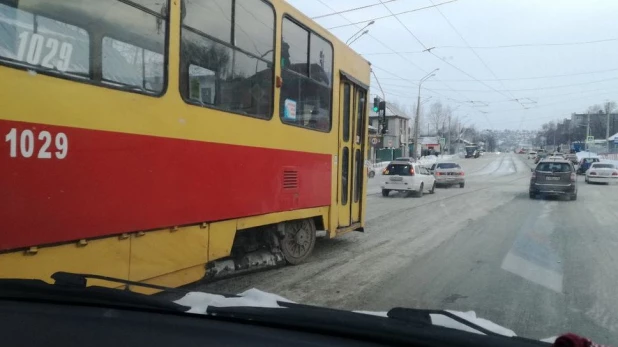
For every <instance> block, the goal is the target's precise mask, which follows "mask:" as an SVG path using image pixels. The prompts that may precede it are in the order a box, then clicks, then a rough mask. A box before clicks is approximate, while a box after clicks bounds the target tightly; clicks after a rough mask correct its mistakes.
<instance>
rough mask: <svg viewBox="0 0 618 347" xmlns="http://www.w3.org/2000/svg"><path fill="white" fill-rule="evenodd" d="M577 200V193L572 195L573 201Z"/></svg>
mask: <svg viewBox="0 0 618 347" xmlns="http://www.w3.org/2000/svg"><path fill="white" fill-rule="evenodd" d="M573 200H577V193H575V194H572V195H571V201H573Z"/></svg>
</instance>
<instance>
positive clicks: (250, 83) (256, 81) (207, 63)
mask: <svg viewBox="0 0 618 347" xmlns="http://www.w3.org/2000/svg"><path fill="white" fill-rule="evenodd" d="M210 6H215V7H216V8H221V9H224V8H228V7H229V6H234V13H235V20H236V23H237V24H234V23H232V21H231V20H229V21H227V22H226V24H225V28H229V29H230V33H231V35H234V37H232V38H231V41H230V42H235V43H236V45H235V46H234V45H232V44H231V43H229V42H227V41H226V40H222V39H221V36H222V34H221V32H223V31H226V32H227V29H226V30H222V29H221V28H217V29H216V30H214V29H213V30H211V31H209V30H210V28H209V26H207V25H202V24H201V23H202V22H201V21H197V18H209V17H208V16H209V15H212V14H209V13H206V12H208V8H207V7H205V6H204V5H203V4H202V3H199V2H196V1H189V0H186V1H185V2H184V6H183V11H184V13H187V15H186V16H184V19H183V24H182V25H183V26H182V33H181V54H180V56H181V71H180V78H181V81H180V82H181V93H182V95H183V97H184V99H185V101H187V102H189V103H192V104H197V105H200V106H207V107H214V108H218V109H222V110H225V111H230V112H235V113H240V114H244V115H249V116H254V117H258V118H264V119H270V118H271V116H272V109H273V89H274V87H273V78H274V74H273V63H272V59H273V47H274V31H273V30H274V29H273V28H274V23H275V15H274V11H273V9H272V7H271V6H270V5H268V4H267V3H265V2H264V1H262V0H251V1H246V0H242V1H233V0H227V1H216V2H212V4H211V5H210ZM202 12H204V13H202ZM219 12H220V13H224V12H221V11H219ZM189 13H191V14H192V17H190V16H189ZM220 15H222V14H220ZM188 18H196V20H195V21H194V20H192V19H190V20H189V19H188ZM232 26H234V28H235V30H233V31H232V30H231V29H232Z"/></svg>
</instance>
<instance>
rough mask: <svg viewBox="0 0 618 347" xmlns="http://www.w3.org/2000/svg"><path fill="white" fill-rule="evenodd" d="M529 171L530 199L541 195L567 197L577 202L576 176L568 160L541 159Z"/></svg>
mask: <svg viewBox="0 0 618 347" xmlns="http://www.w3.org/2000/svg"><path fill="white" fill-rule="evenodd" d="M531 170H532V177H531V178H530V188H529V194H530V199H535V198H536V197H537V195H539V194H542V195H554V196H568V197H569V198H570V199H571V200H577V176H576V175H575V168H574V167H573V164H572V163H571V162H570V161H569V160H566V159H551V160H549V159H543V160H541V161H540V162H539V163H538V165H537V166H536V168H534V169H531Z"/></svg>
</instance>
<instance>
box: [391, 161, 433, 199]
mask: <svg viewBox="0 0 618 347" xmlns="http://www.w3.org/2000/svg"><path fill="white" fill-rule="evenodd" d="M382 177H383V179H384V181H382V185H381V186H380V187H381V188H382V196H388V194H389V193H390V192H391V191H399V192H407V193H408V194H412V193H414V194H416V196H419V197H421V196H423V193H424V192H429V194H433V193H434V192H435V191H436V179H435V178H434V177H433V175H431V173H430V172H429V169H427V168H426V167H424V166H423V165H420V164H417V163H410V162H408V161H392V162H391V163H390V164H388V166H387V167H386V168H385V169H384V171H383V172H382Z"/></svg>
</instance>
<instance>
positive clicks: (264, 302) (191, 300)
mask: <svg viewBox="0 0 618 347" xmlns="http://www.w3.org/2000/svg"><path fill="white" fill-rule="evenodd" d="M277 302H289V303H294V301H291V300H288V299H286V298H284V297H281V296H279V295H276V294H271V293H267V292H263V291H261V290H259V289H255V288H252V289H249V290H247V291H244V292H242V293H240V294H237V296H236V297H225V296H223V295H218V294H209V293H202V292H190V293H188V294H186V295H185V296H184V297H182V298H180V299H178V300H176V301H175V303H177V304H179V305H183V306H187V307H190V308H191V309H190V310H189V311H188V312H189V313H197V314H206V310H207V309H208V306H214V307H242V306H245V307H265V308H282V309H285V308H284V307H282V306H280V305H279V304H278V303H277ZM354 312H356V313H360V314H369V315H374V316H380V317H387V315H386V312H374V311H354ZM448 312H450V313H452V314H455V315H457V316H459V317H461V318H463V319H465V320H467V321H469V322H471V323H474V324H476V325H479V326H481V327H483V328H485V329H487V330H489V331H493V332H495V333H497V334H501V335H505V336H516V334H515V332H514V331H512V330H510V329H508V328H505V327H503V326H501V325H498V324H496V323H494V322H492V321H489V320H487V319H483V318H480V317H477V316H476V313H475V312H474V311H468V312H460V311H451V310H448ZM430 317H431V322H432V323H433V324H434V325H440V326H443V327H447V328H452V329H457V330H462V331H467V332H471V333H477V334H481V335H483V333H481V332H479V331H476V330H474V329H473V328H470V327H468V326H466V325H464V324H461V323H459V322H457V321H455V320H453V319H451V318H448V317H445V316H442V315H439V314H430ZM555 339H556V337H551V338H547V339H543V340H542V341H545V342H553V341H554V340H555Z"/></svg>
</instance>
